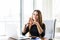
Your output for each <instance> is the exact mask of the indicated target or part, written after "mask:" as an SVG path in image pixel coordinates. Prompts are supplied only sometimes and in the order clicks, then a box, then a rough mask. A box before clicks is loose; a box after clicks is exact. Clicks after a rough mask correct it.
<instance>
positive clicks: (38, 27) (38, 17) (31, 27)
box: [22, 10, 45, 40]
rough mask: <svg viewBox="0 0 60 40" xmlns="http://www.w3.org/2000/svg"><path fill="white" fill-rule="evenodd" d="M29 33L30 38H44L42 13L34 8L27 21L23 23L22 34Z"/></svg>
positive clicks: (38, 39) (36, 39)
mask: <svg viewBox="0 0 60 40" xmlns="http://www.w3.org/2000/svg"><path fill="white" fill-rule="evenodd" d="M27 32H29V33H30V37H32V40H40V39H42V40H45V39H44V36H45V24H44V23H43V22H42V14H41V12H40V11H39V10H34V11H33V13H32V17H31V18H29V22H28V23H27V24H26V25H25V27H24V29H23V31H22V34H23V35H25V34H26V33H27Z"/></svg>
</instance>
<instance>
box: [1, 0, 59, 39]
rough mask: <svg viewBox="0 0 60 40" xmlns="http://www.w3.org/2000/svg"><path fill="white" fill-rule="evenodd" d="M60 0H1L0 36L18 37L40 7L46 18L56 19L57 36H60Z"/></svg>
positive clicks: (57, 37) (56, 37)
mask: <svg viewBox="0 0 60 40" xmlns="http://www.w3.org/2000/svg"><path fill="white" fill-rule="evenodd" d="M59 4H60V0H0V37H1V38H4V36H8V37H17V36H19V37H20V35H21V31H22V27H23V26H24V24H25V23H27V22H28V18H29V17H30V16H31V15H32V12H33V10H35V9H39V10H40V11H41V12H42V16H43V21H44V20H55V19H56V23H55V28H54V29H55V38H54V39H59V38H60V35H59V34H60V25H59V24H60V6H59Z"/></svg>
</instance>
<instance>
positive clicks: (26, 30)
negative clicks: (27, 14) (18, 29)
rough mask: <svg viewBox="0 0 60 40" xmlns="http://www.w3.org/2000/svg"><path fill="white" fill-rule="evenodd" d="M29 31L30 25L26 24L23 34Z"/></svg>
mask: <svg viewBox="0 0 60 40" xmlns="http://www.w3.org/2000/svg"><path fill="white" fill-rule="evenodd" d="M28 31H29V26H28V24H26V25H25V26H24V28H23V30H22V35H25V34H26V33H27V32H28Z"/></svg>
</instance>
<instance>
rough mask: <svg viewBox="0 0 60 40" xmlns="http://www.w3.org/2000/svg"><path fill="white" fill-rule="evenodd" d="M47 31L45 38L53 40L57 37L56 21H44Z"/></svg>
mask: <svg viewBox="0 0 60 40" xmlns="http://www.w3.org/2000/svg"><path fill="white" fill-rule="evenodd" d="M44 23H45V26H46V30H45V37H46V38H48V39H53V38H54V35H55V24H56V19H55V20H44Z"/></svg>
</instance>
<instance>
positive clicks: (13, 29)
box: [0, 0, 20, 36]
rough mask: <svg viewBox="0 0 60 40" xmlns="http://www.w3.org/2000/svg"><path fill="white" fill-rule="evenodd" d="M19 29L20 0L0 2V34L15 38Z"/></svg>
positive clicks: (1, 0)
mask: <svg viewBox="0 0 60 40" xmlns="http://www.w3.org/2000/svg"><path fill="white" fill-rule="evenodd" d="M19 27H20V0H0V28H1V29H0V34H3V35H7V36H15V35H17V34H19V32H20V31H19V32H18V30H19ZM1 30H2V31H3V32H2V31H1Z"/></svg>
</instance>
